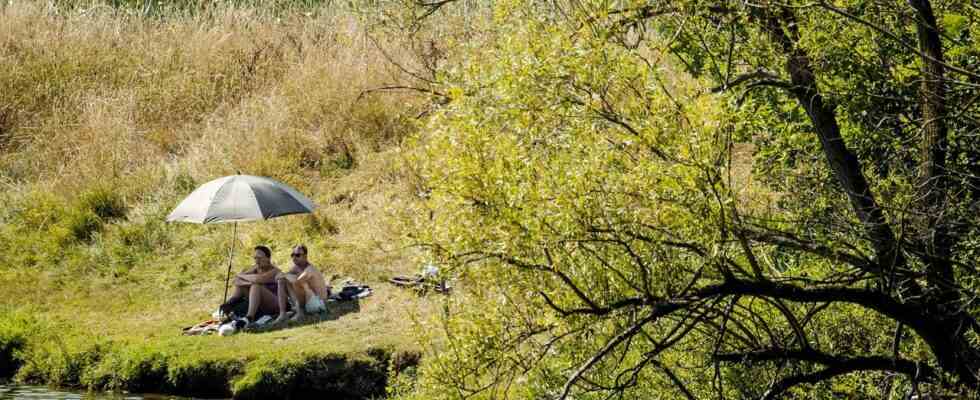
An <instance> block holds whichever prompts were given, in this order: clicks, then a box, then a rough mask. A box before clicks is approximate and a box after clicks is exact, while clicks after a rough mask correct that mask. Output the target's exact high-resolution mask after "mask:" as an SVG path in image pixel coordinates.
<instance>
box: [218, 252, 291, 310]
mask: <svg viewBox="0 0 980 400" xmlns="http://www.w3.org/2000/svg"><path fill="white" fill-rule="evenodd" d="M271 258H272V251H271V250H269V248H268V247H265V246H255V254H254V255H253V256H252V259H253V260H255V265H254V266H252V267H251V268H249V269H248V270H246V271H244V272H242V273H240V274H238V275H235V280H234V281H233V282H232V283H233V284H234V286H235V290H234V291H233V292H232V294H231V298H229V299H228V301H226V302H225V303H224V304H222V305H221V311H222V312H223V313H224V314H225V315H227V314H229V313H230V311H231V309H232V308H234V306H235V305H236V304H238V303H240V302H242V301H245V300H246V299H247V300H248V313H247V314H245V318H246V319H247V320H248V322H250V323H251V322H253V321H255V317H256V316H258V315H259V314H261V315H272V314H275V313H276V312H279V313H280V315H281V314H283V313H285V311H286V310H284V309H280V303H281V302H280V301H279V299H278V293H279V287H278V286H279V285H278V283H277V282H276V276H278V275H280V274H281V271H280V270H279V268H278V267H276V266H275V265H272V260H271Z"/></svg>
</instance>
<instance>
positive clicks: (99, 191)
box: [79, 187, 128, 222]
mask: <svg viewBox="0 0 980 400" xmlns="http://www.w3.org/2000/svg"><path fill="white" fill-rule="evenodd" d="M79 208H81V209H82V210H91V211H92V212H93V213H95V215H97V216H98V217H99V218H101V219H102V220H103V221H106V222H111V221H113V220H117V219H123V218H125V217H126V212H127V211H128V209H127V207H126V201H125V200H124V199H123V198H122V196H120V195H119V194H118V193H117V192H116V191H114V190H112V189H109V188H107V187H97V188H94V189H92V190H89V191H87V192H85V193H84V194H82V196H81V198H79Z"/></svg>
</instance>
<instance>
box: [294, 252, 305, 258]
mask: <svg viewBox="0 0 980 400" xmlns="http://www.w3.org/2000/svg"><path fill="white" fill-rule="evenodd" d="M305 255H306V253H293V254H292V256H293V257H300V256H305Z"/></svg>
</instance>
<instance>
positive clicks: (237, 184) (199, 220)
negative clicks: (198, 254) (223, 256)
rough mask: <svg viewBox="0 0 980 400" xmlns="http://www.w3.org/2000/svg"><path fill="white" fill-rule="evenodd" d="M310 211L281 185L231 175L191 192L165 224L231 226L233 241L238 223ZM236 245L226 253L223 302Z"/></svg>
mask: <svg viewBox="0 0 980 400" xmlns="http://www.w3.org/2000/svg"><path fill="white" fill-rule="evenodd" d="M313 208H314V206H313V202H312V201H310V199H308V198H307V197H306V196H304V195H303V194H301V193H300V192H297V191H296V189H293V188H292V187H290V186H289V185H286V184H284V183H282V182H279V181H276V180H273V179H269V178H265V177H261V176H252V175H231V176H226V177H224V178H218V179H215V180H213V181H211V182H208V183H205V184H203V185H201V186H200V187H198V188H197V189H194V191H193V192H191V194H190V195H188V196H187V198H185V199H184V200H183V201H181V202H180V204H178V205H177V208H174V210H173V211H171V212H170V215H168V216H167V221H170V222H192V223H195V224H214V223H220V222H234V223H235V229H234V231H233V233H232V237H237V236H238V222H241V221H255V220H260V219H269V218H275V217H281V216H283V215H290V214H305V213H312V212H313ZM235 241H236V240H235V239H233V240H232V242H231V249H230V251H229V252H228V272H227V273H226V275H225V294H224V299H225V300H227V299H228V281H229V279H230V278H231V264H232V260H234V258H235ZM225 300H222V302H224V301H225Z"/></svg>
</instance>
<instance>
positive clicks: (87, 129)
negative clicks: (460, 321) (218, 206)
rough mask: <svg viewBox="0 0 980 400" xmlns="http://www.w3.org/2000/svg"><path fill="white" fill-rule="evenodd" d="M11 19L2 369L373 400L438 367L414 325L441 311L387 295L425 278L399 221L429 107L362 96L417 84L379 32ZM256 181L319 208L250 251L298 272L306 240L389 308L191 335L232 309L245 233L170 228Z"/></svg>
mask: <svg viewBox="0 0 980 400" xmlns="http://www.w3.org/2000/svg"><path fill="white" fill-rule="evenodd" d="M0 4H2V5H0V20H3V21H5V22H4V24H2V25H0V201H2V202H3V204H4V207H3V208H2V209H0V241H2V243H4V251H3V252H0V293H3V295H2V296H0V375H11V374H14V375H15V377H16V379H19V380H22V381H29V382H42V383H49V384H54V385H65V386H75V387H84V388H92V389H100V390H102V389H110V390H130V391H160V392H169V393H180V394H196V395H207V396H227V395H230V394H234V395H235V396H236V397H255V398H263V397H266V396H267V395H268V394H269V393H275V394H277V395H282V396H298V395H301V394H302V393H301V392H299V390H301V389H300V388H303V389H302V390H314V391H317V392H319V393H334V394H340V395H342V397H367V396H377V395H381V394H383V390H384V387H385V383H386V380H387V379H388V378H389V373H391V372H392V371H395V370H400V369H404V368H405V367H406V366H410V365H412V364H413V363H414V362H415V361H416V360H417V355H416V354H417V349H416V348H415V347H414V346H415V345H414V344H413V340H412V338H411V333H410V330H411V326H412V324H411V319H412V318H413V316H418V315H426V314H428V313H429V312H430V310H431V309H432V308H433V306H434V304H435V301H433V300H432V299H427V298H420V297H418V296H416V295H415V294H414V293H411V292H405V291H400V290H399V289H396V288H394V287H391V286H388V285H386V284H385V283H384V282H385V281H386V279H387V278H388V277H390V276H391V275H393V274H403V273H411V272H415V271H417V270H418V267H419V262H420V260H419V259H417V255H416V254H414V253H413V252H412V251H410V250H406V249H404V248H402V247H401V243H400V242H399V240H398V237H399V235H400V233H399V232H397V231H396V230H395V228H393V225H392V224H390V223H388V218H389V216H390V214H391V212H392V210H396V209H398V208H399V207H403V206H405V204H407V203H409V202H411V201H413V200H412V198H413V196H414V193H415V192H416V191H415V190H414V188H413V187H412V184H411V180H410V179H409V177H407V176H406V174H405V173H404V172H403V171H402V170H401V168H400V167H399V152H398V149H397V148H398V144H399V142H400V140H401V138H403V137H404V136H405V135H407V134H408V133H410V132H411V130H412V129H413V120H414V117H415V116H416V115H417V114H418V113H419V107H418V106H417V104H419V103H420V102H421V101H424V99H419V98H416V97H412V96H409V95H398V94H391V93H389V94H386V95H385V96H373V95H368V96H359V95H360V94H361V92H362V91H363V90H365V89H369V88H372V87H377V86H382V85H386V84H397V83H398V79H397V76H396V74H394V73H392V72H391V71H389V70H388V68H390V65H389V64H388V63H386V62H384V58H383V56H382V55H381V54H380V53H379V52H377V51H376V49H375V48H374V46H373V45H372V44H371V42H370V41H369V40H368V39H367V36H366V35H365V32H364V30H363V29H362V26H361V24H360V23H359V22H358V19H356V18H353V17H352V16H350V15H343V13H342V12H327V11H326V10H327V8H317V7H315V6H311V5H308V4H307V5H303V6H298V5H297V6H294V8H290V7H289V6H284V5H283V4H280V3H276V6H275V7H271V6H270V7H268V8H262V9H258V8H248V7H238V6H232V5H221V6H209V7H208V8H207V9H206V10H190V11H189V10H188V9H186V8H185V9H174V10H170V11H167V10H155V11H154V13H152V15H150V14H147V13H145V12H144V13H140V12H135V11H134V9H128V8H113V7H109V6H107V5H105V4H101V3H92V4H71V5H59V6H53V5H50V4H47V3H44V4H42V3H23V4H22V3H0ZM54 4H60V3H54ZM144 11H145V10H144ZM191 11H193V12H191ZM394 56H395V57H397V54H395V55H394ZM236 171H241V172H242V173H248V174H254V175H265V176H271V177H273V178H276V179H279V180H281V181H284V182H287V183H289V184H291V185H293V186H295V187H297V188H298V189H299V190H300V191H302V192H304V193H307V194H309V195H310V196H311V198H312V199H313V200H314V202H315V203H317V204H318V205H319V206H320V208H319V209H318V210H317V212H316V213H315V214H313V215H312V216H291V217H285V218H280V219H276V220H270V221H264V222H253V223H248V224H242V225H240V226H239V234H238V239H239V243H238V244H237V246H238V248H239V249H241V248H243V247H245V248H250V247H251V246H254V245H257V244H267V245H270V246H271V247H272V248H273V251H274V256H273V262H274V263H276V264H279V265H282V266H284V265H285V264H286V263H287V261H288V260H287V258H288V257H287V256H288V251H289V246H290V245H292V244H295V243H306V244H308V245H309V247H310V251H311V261H313V262H314V263H315V264H317V265H320V266H321V267H322V269H323V270H325V272H326V273H327V274H328V275H333V276H335V278H337V280H338V281H339V280H340V279H343V278H346V277H352V278H354V279H356V280H358V281H361V282H364V283H366V284H369V285H372V286H373V287H375V288H376V289H377V290H376V291H375V294H374V295H373V296H372V297H369V298H367V299H364V300H363V301H361V302H360V303H359V304H357V305H345V306H343V307H341V308H340V309H338V310H335V311H336V312H335V313H334V314H333V317H331V318H328V319H327V320H324V321H321V322H318V323H313V324H307V325H303V326H298V327H291V328H288V329H282V330H276V331H272V332H267V333H261V334H245V335H238V336H234V337H226V338H223V337H182V336H180V335H179V333H180V328H181V327H183V326H187V325H191V324H193V323H196V322H198V321H200V320H202V319H205V318H207V317H208V315H209V313H210V311H211V310H213V309H214V307H215V305H216V303H217V302H218V301H219V300H220V297H221V294H222V288H223V287H222V285H223V281H224V274H225V267H226V265H227V264H226V262H227V248H228V245H229V243H230V238H231V226H229V225H218V226H197V225H188V224H166V223H164V222H163V218H164V217H165V216H166V214H167V213H168V212H169V210H170V209H171V208H172V207H173V206H175V205H176V204H177V202H179V201H180V199H181V198H182V197H183V196H185V195H186V194H188V193H189V192H190V191H191V190H192V189H193V188H194V187H196V186H197V185H200V184H202V183H204V182H206V181H208V180H210V179H213V178H216V177H220V176H224V175H228V174H233V173H235V172H236ZM248 262H249V252H248V251H240V252H238V253H237V256H236V259H235V265H236V268H239V269H240V268H244V267H245V266H246V263H248Z"/></svg>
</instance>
